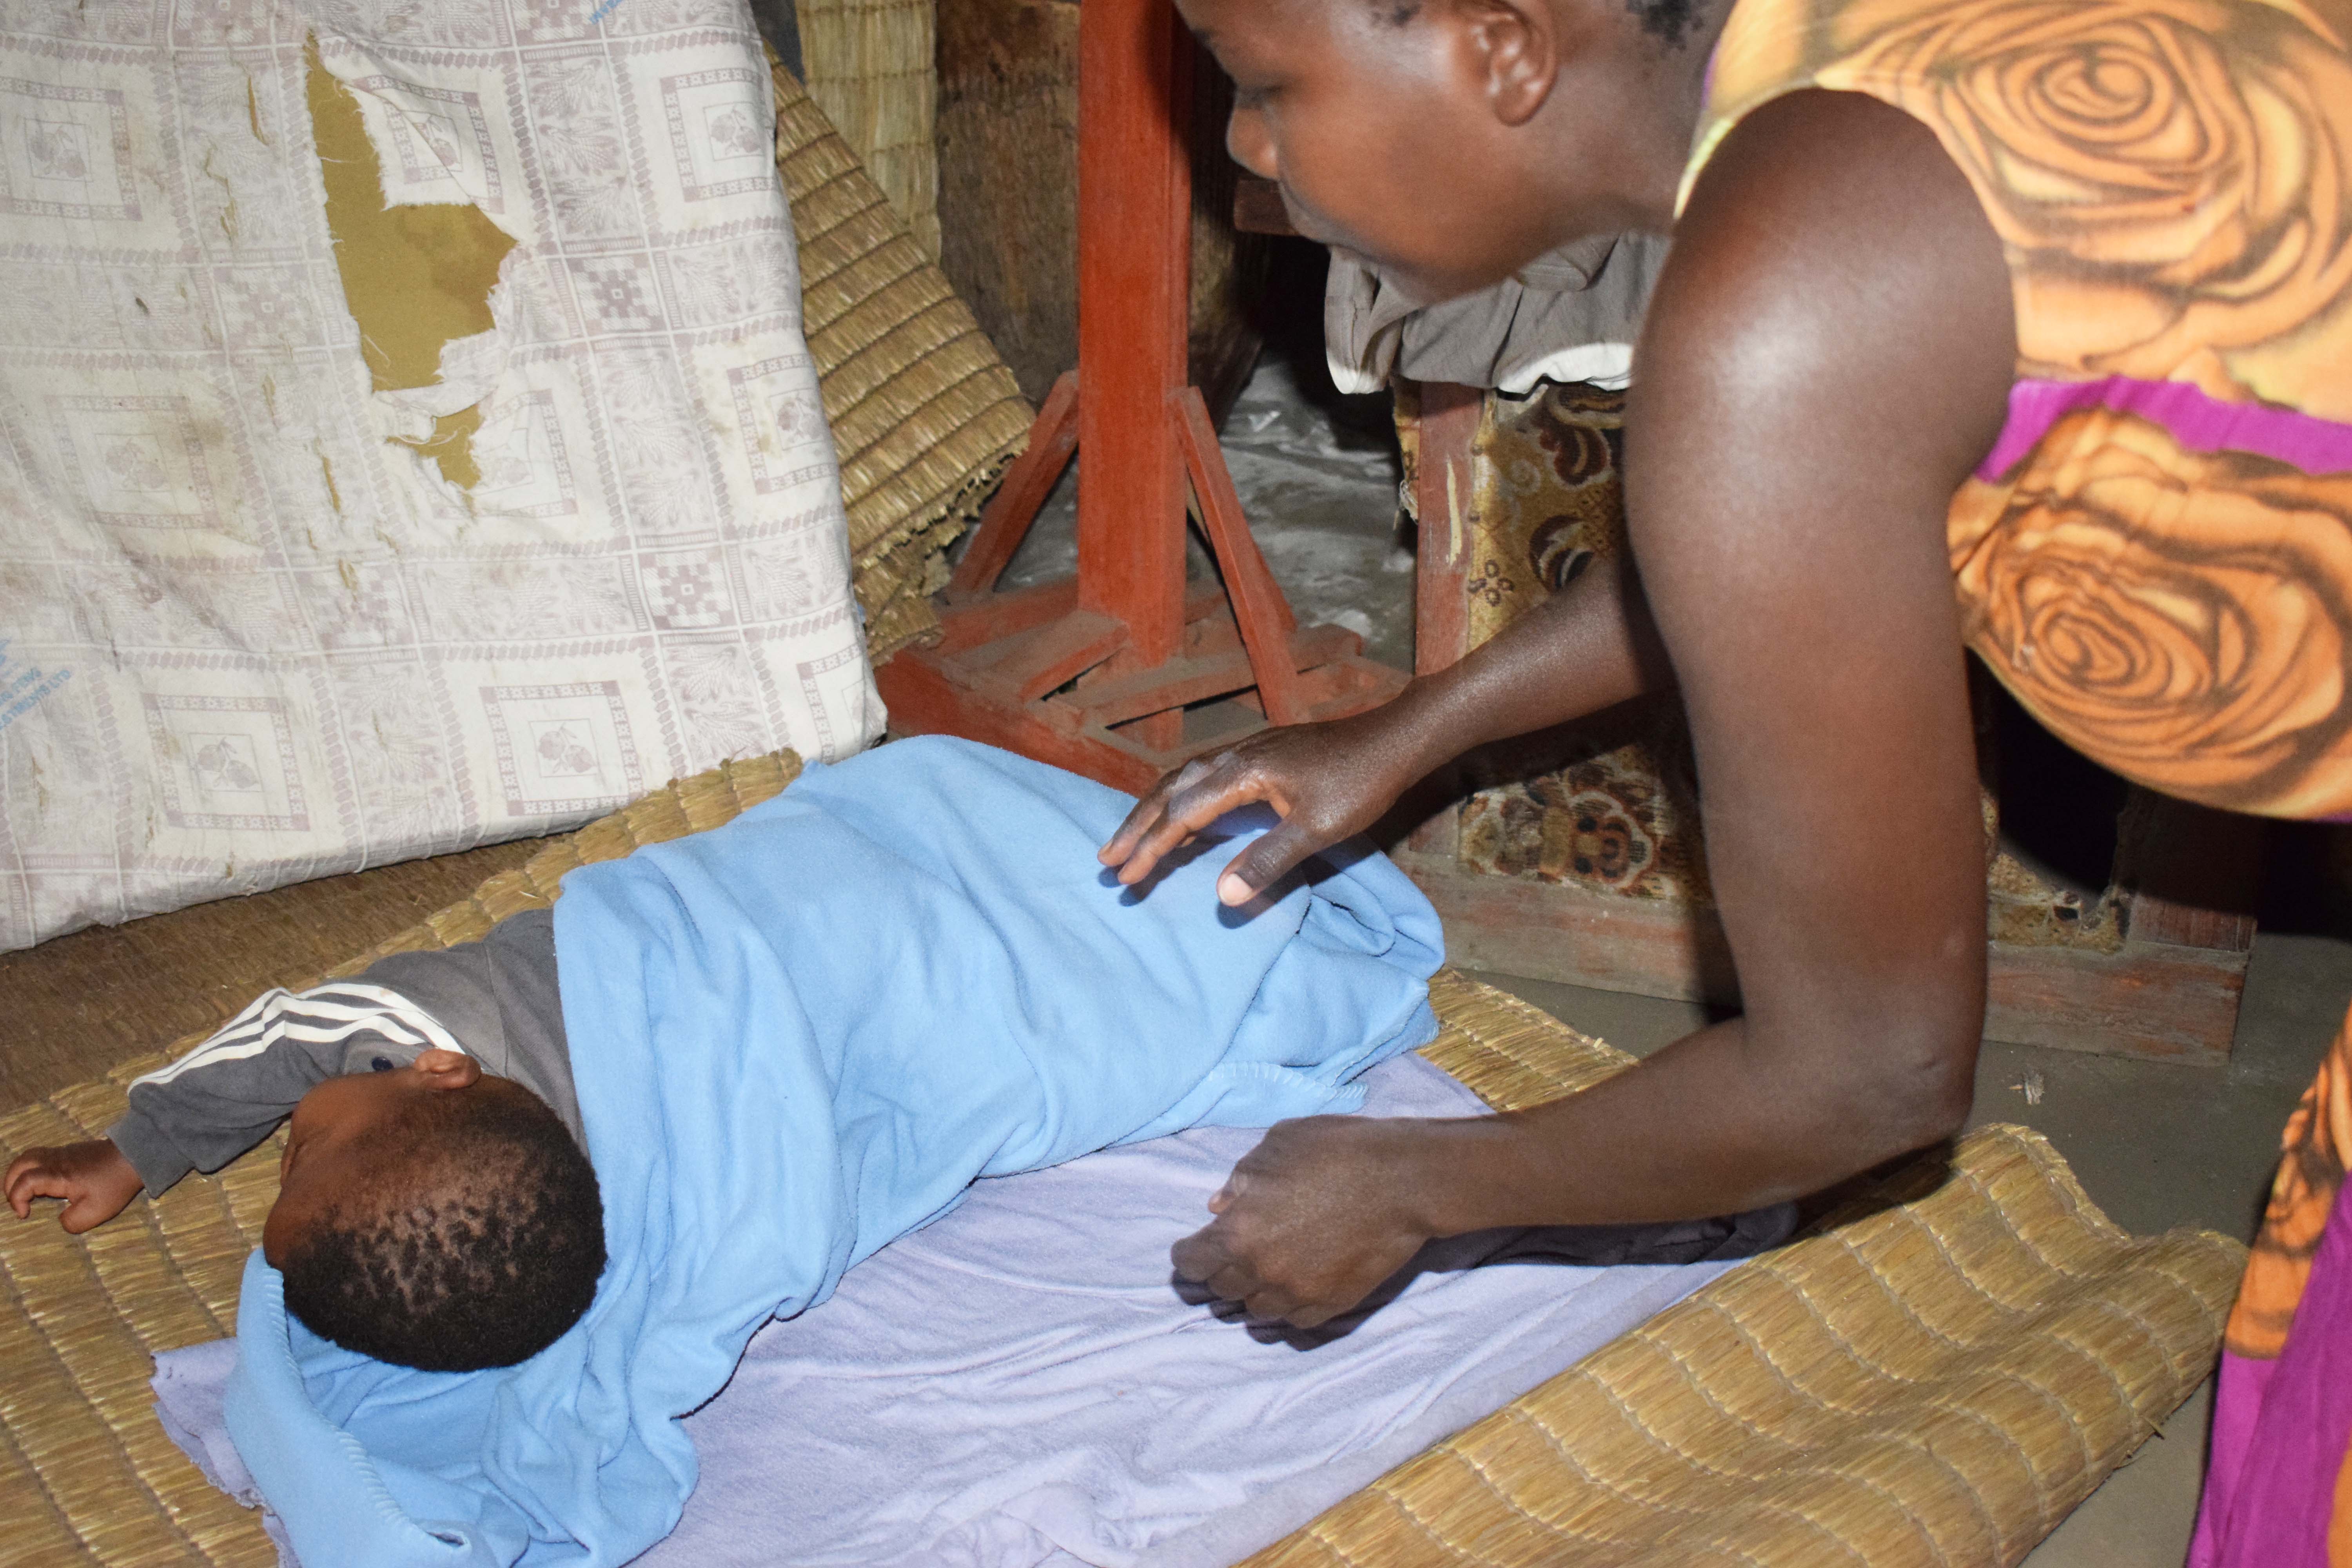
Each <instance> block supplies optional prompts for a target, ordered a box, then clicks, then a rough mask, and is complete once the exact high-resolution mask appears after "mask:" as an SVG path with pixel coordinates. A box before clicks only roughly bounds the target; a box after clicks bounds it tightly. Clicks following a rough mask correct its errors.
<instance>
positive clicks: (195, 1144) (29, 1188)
mask: <svg viewBox="0 0 2352 1568" xmlns="http://www.w3.org/2000/svg"><path fill="white" fill-rule="evenodd" d="M440 1036H441V1031H440V1029H439V1026H437V1025H436V1024H433V1023H432V1022H431V1020H430V1019H427V1018H422V1017H420V1016H418V1015H417V1014H416V1013H415V1009H414V1007H413V1006H411V1005H409V1004H407V1003H405V1002H404V1001H403V1000H402V999H401V998H400V997H399V996H397V995H396V994H391V993H388V992H386V991H384V990H383V988H381V987H377V986H370V985H366V984H359V983H355V982H350V981H343V982H335V983H331V984H326V985H322V986H319V987H317V988H315V989H313V990H310V991H305V992H301V993H299V994H289V993H288V992H285V991H270V992H268V993H266V994H263V995H262V996H260V997H259V998H257V1000H256V1001H255V1002H254V1003H253V1005H251V1006H249V1007H247V1009H246V1010H245V1011H244V1012H242V1013H240V1014H238V1015H237V1016H236V1017H235V1018H234V1019H232V1020H230V1021H229V1023H228V1024H227V1025H226V1026H225V1027H223V1028H222V1029H221V1030H220V1031H219V1032H218V1033H216V1034H215V1035H214V1036H213V1037H211V1038H209V1039H207V1040H205V1043H204V1044H202V1045H200V1046H198V1047H196V1048H195V1049H194V1050H192V1051H190V1052H188V1053H187V1054H186V1055H185V1056H183V1057H181V1058H179V1059H178V1060H176V1061H174V1062H173V1063H171V1064H170V1065H169V1066H168V1067H164V1068H158V1069H157V1070H156V1071H154V1072H152V1073H149V1074H147V1075H146V1076H145V1077H143V1078H141V1079H135V1080H134V1081H133V1082H132V1083H131V1092H130V1104H129V1107H128V1108H127V1109H126V1110H125V1111H124V1112H123V1115H122V1117H121V1120H120V1121H116V1122H115V1123H114V1125H113V1126H111V1127H110V1128H108V1129H107V1130H106V1136H105V1137H104V1138H101V1139H96V1140H93V1141H92V1142H87V1143H68V1144H65V1145H63V1146H62V1147H56V1148H46V1149H35V1150H32V1151H30V1152H27V1153H26V1154H24V1155H22V1156H21V1157H19V1158H18V1159H16V1161H14V1162H12V1163H10V1165H9V1167H8V1171H7V1174H6V1177H5V1186H6V1192H7V1198H8V1206H9V1207H10V1208H12V1209H14V1210H15V1211H16V1215H17V1217H18V1218H20V1219H21V1218H24V1217H26V1215H29V1214H30V1212H31V1210H32V1204H33V1200H34V1199H36V1198H63V1199H65V1200H66V1207H65V1211H64V1213H62V1214H61V1215H58V1222H59V1223H60V1224H62V1225H63V1226H65V1227H66V1229H67V1230H68V1231H72V1232H77V1233H79V1232H80V1231H85V1230H88V1229H89V1228H90V1227H91V1226H96V1225H103V1224H105V1223H106V1222H107V1221H108V1220H110V1219H112V1218H113V1217H114V1216H115V1215H118V1214H120V1213H121V1212H122V1210H123V1208H124V1206H125V1205H128V1204H129V1203H130V1202H131V1199H132V1198H133V1197H135V1196H137V1195H138V1194H139V1192H140V1190H141V1189H142V1187H143V1188H144V1189H145V1190H146V1192H147V1193H148V1194H149V1195H150V1196H153V1195H156V1194H161V1193H162V1192H163V1191H164V1189H166V1188H168V1187H170V1186H171V1185H172V1184H173V1183H175V1182H177V1181H178V1180H179V1179H180V1178H181V1177H182V1176H184V1175H186V1174H187V1173H189V1172H190V1171H197V1170H202V1171H216V1170H218V1169H220V1167H222V1166H223V1165H226V1164H227V1163H229V1162H230V1161H231V1160H234V1159H236V1157H237V1156H238V1155H239V1154H242V1153H244V1152H246V1151H247V1149H250V1148H252V1147H253V1146H254V1145H255V1144H256V1143H258V1142H261V1141H262V1140H263V1139H264V1138H267V1137H268V1136H269V1133H270V1130H271V1129H273V1128H275V1127H276V1126H277V1125H278V1123H279V1122H280V1121H284V1120H286V1118H287V1117H288V1116H289V1115H290V1114H291V1113H292V1112H293V1110H294V1107H295V1105H296V1104H297V1103H298V1102H299V1101H300V1100H301V1098H302V1097H303V1096H304V1095H305V1094H308V1093H309V1092H310V1090H311V1089H313V1088H315V1087H317V1086H318V1085H319V1084H320V1083H322V1082H324V1081H325V1080H326V1079H331V1078H335V1077H338V1076H340V1075H341V1074H344V1073H351V1072H366V1071H369V1070H370V1069H372V1068H377V1067H379V1066H381V1067H385V1068H391V1067H404V1066H406V1065H407V1064H408V1063H409V1062H411V1061H413V1060H414V1059H415V1058H416V1056H417V1054H418V1053H419V1052H420V1051H422V1050H424V1049H425V1048H426V1047H427V1046H428V1045H430V1044H436V1043H440V1041H439V1039H438V1038H436V1037H440Z"/></svg>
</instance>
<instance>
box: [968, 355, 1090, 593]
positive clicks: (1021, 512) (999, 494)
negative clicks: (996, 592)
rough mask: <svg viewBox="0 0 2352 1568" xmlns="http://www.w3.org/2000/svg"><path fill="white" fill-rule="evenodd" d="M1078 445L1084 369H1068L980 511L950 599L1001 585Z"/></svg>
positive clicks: (1038, 412) (1038, 413) (1058, 381)
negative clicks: (1081, 372)
mask: <svg viewBox="0 0 2352 1568" xmlns="http://www.w3.org/2000/svg"><path fill="white" fill-rule="evenodd" d="M1077 449H1078V373H1077V372H1076V371H1074V370H1070V371H1064V372H1063V373H1062V375H1061V378H1060V379H1059V380H1057V381H1055V383H1054V390H1053V392H1052V393H1051V394H1050V395H1048V396H1047V397H1046V399H1045V407H1043V408H1041V409H1039V410H1038V411H1037V417H1036V419H1035V420H1034V421H1033V422H1032V423H1031V425H1030V426H1029V445H1028V446H1027V447H1024V448H1023V449H1022V453H1021V455H1020V456H1019V457H1018V458H1014V459H1013V466H1012V467H1011V468H1007V469H1006V470H1005V473H1004V482H1003V484H1001V485H999V486H997V488H996V494H995V495H994V496H992V497H991V498H990V500H989V502H988V507H987V510H983V511H982V513H981V514H980V529H979V531H977V532H976V533H974V534H973V536H972V541H971V544H970V545H968V546H966V547H965V549H964V552H963V559H962V560H961V561H959V562H957V563H956V569H955V575H954V576H952V577H950V578H949V579H948V602H949V603H950V604H953V603H954V602H955V601H957V600H959V599H969V598H971V597H972V596H973V595H979V594H985V593H988V592H989V591H991V590H992V589H993V588H994V587H995V586H996V580H997V578H999V577H1001V576H1003V574H1004V569H1005V567H1006V566H1008V565H1010V564H1012V562H1013V552H1015V551H1017V550H1019V549H1020V548H1021V542H1022V541H1023V540H1024V539H1025V538H1027V537H1028V535H1029V525H1030V524H1031V523H1033V522H1034V521H1037V510H1038V509H1039V508H1040V507H1042V506H1044V505H1045V498H1046V497H1048V496H1050V495H1052V494H1053V493H1054V485H1055V481H1056V480H1058V479H1061V477H1062V470H1063V469H1065V468H1068V467H1069V466H1070V458H1072V457H1073V456H1074V455H1076V452H1077Z"/></svg>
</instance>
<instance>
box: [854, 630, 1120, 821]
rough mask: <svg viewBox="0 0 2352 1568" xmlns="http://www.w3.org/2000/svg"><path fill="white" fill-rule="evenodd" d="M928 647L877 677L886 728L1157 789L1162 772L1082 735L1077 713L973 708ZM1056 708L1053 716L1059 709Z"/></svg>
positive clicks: (906, 653) (1034, 707)
mask: <svg viewBox="0 0 2352 1568" xmlns="http://www.w3.org/2000/svg"><path fill="white" fill-rule="evenodd" d="M931 652H932V650H931V649H929V648H908V649H905V650H903V651H902V652H900V653H899V654H898V657H897V658H893V659H891V660H890V661H889V662H888V663H887V664H886V665H884V666H882V667H881V668H879V669H877V670H876V671H875V672H874V683H875V684H876V685H877V687H879V688H880V689H881V691H882V700H883V701H885V702H887V703H888V704H889V706H890V727H891V728H892V729H893V730H896V731H898V732H899V733H901V734H906V735H961V736H964V737H965V738H967V739H969V740H974V741H979V742H983V743H985V744H987V745H991V746H1002V747H1003V748H1004V750H1006V751H1008V752H1020V753H1021V754H1022V755H1023V756H1024V757H1034V758H1036V759H1037V760H1038V761H1039V762H1042V763H1053V764H1054V765H1055V767H1058V768H1067V769H1069V770H1070V771H1071V772H1072V773H1083V774H1084V775H1085V776H1087V778H1090V779H1095V780H1097V781H1098V782H1100V783H1102V784H1108V785H1110V786H1111V788H1113V789H1121V790H1125V791H1127V792H1128V793H1129V795H1140V794H1142V793H1143V792H1144V791H1145V790H1147V789H1150V787H1151V786H1152V784H1155V783H1157V782H1158V780H1159V778H1160V772H1161V769H1160V767H1159V766H1158V765H1157V764H1156V763H1152V762H1150V761H1148V760H1146V759H1144V758H1141V757H1139V756H1137V755H1135V754H1134V753H1133V752H1129V751H1126V750H1124V749H1122V748H1121V747H1119V746H1118V745H1116V744H1109V743H1106V742H1104V741H1102V740H1100V739H1098V738H1096V737H1093V736H1089V735H1087V734H1084V733H1082V732H1080V731H1078V730H1077V729H1076V727H1075V725H1071V727H1068V728H1065V727H1064V726H1065V725H1066V724H1069V723H1070V721H1075V719H1076V712H1075V710H1070V709H1066V708H1060V705H1058V704H1055V703H1050V702H1035V703H1030V704H1027V705H1025V706H1024V707H1020V708H1007V707H1004V706H1002V705H1001V704H997V703H992V702H975V701H973V700H971V695H972V694H971V690H970V689H969V688H966V687H964V686H961V684H959V683H958V682H957V681H955V680H954V679H952V678H951V677H950V675H949V674H948V673H947V672H946V671H944V670H943V669H942V668H940V665H939V664H938V662H937V661H936V660H935V659H934V658H930V657H929V655H930V654H931ZM1057 709H1058V711H1056V710H1057Z"/></svg>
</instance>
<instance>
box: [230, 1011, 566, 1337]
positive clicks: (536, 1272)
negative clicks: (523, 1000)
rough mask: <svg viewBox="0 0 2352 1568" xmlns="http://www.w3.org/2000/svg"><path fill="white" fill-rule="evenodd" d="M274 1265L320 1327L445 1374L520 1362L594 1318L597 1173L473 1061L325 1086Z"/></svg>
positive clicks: (297, 1158)
mask: <svg viewBox="0 0 2352 1568" xmlns="http://www.w3.org/2000/svg"><path fill="white" fill-rule="evenodd" d="M280 1173H281V1182H280V1188H279V1195H278V1204H277V1206H276V1207H275V1208H273V1209H272V1210H271V1211H270V1215H269V1219H268V1224H267V1225H266V1226H264V1229H263V1234H262V1247H263V1252H264V1255H265V1256H266V1257H267V1258H268V1260H269V1262H270V1264H271V1266H272V1267H274V1268H277V1269H278V1271H279V1272H280V1273H281V1274H282V1275H284V1277H285V1280H286V1306H287V1310H289V1311H290V1312H292V1313H293V1314H294V1315H295V1316H296V1317H297V1318H299V1319H300V1320H301V1321H302V1322H303V1323H304V1324H305V1325H306V1326H308V1327H309V1328H310V1330H311V1331H313V1332H314V1333H317V1334H320V1335H321V1336H323V1337H324V1338H326V1339H330V1340H332V1341H333V1342H336V1343H337V1344H340V1345H341V1346H343V1347H344V1348H346V1349H348V1350H355V1351H358V1352H361V1353H362V1354H364V1355H370V1356H373V1357H375V1358H376V1359H377V1360H379V1361H386V1362H393V1363H398V1364H400V1365H404V1366H415V1367H422V1368H425V1369H426V1370H428V1371H436V1372H461V1371H473V1370H476V1369H478V1368H482V1367H490V1366H508V1365H512V1364H513V1363H517V1362H520V1361H523V1360H526V1359H528V1358H529V1357H530V1356H532V1355H535V1354H537V1353H538V1352H540V1351H541V1350H544V1349H545V1348H546V1347H547V1346H548V1345H550V1344H551V1343H553V1342H554V1341H555V1340H556V1339H557V1338H558V1337H560V1336H561V1335H562V1333H563V1331H565V1330H566V1329H568V1328H570V1327H571V1326H572V1323H574V1322H576V1321H578V1320H579V1318H580V1315H581V1314H582V1313H583V1312H584V1311H585V1310H587V1308H588V1304H589V1302H590V1301H591V1300H593V1298H594V1295H595V1290H596V1279H597V1277H598V1276H599V1275H600V1274H601V1273H603V1271H604V1206H603V1202H602V1199H601V1197H600V1196H599V1194H598V1192H597V1188H596V1174H595V1172H594V1170H593V1168H591V1166H590V1165H589V1163H588V1159H587V1156H586V1155H585V1154H584V1153H583V1152H581V1149H580V1146H579V1144H578V1143H577V1142H574V1141H573V1139H572V1134H571V1132H570V1131H568V1130H566V1128H565V1127H564V1125H563V1123H562V1121H560V1120H558V1119H557V1117H556V1115H555V1113H554V1112H553V1111H552V1110H549V1109H548V1107H547V1105H546V1103H545V1102H544V1101H542V1100H540V1099H539V1097H538V1096H536V1095H534V1094H532V1093H531V1092H530V1090H529V1089H524V1088H523V1087H522V1086H521V1085H520V1084H518V1083H515V1082H513V1081H512V1080H510V1079H501V1078H491V1077H487V1076H485V1075H484V1074H483V1073H482V1071H481V1069H480V1068H479V1067H478V1065H477V1064H476V1063H475V1062H474V1060H473V1058H470V1057H467V1056H464V1055H462V1054H460V1053H458V1052H455V1051H438V1050H435V1051H426V1052H425V1053H424V1054H423V1055H422V1056H420V1057H418V1058H417V1059H416V1061H415V1063H414V1064H412V1065H411V1066H408V1067H405V1068H395V1069H394V1070H392V1071H388V1072H380V1073H362V1074H354V1075H352V1076H350V1077H345V1078H337V1079H329V1080H328V1081H327V1082H325V1083H322V1084H320V1086H319V1087H318V1088H316V1089H312V1090H311V1091H310V1094H309V1095H307V1096H305V1097H304V1098H303V1100H302V1102H301V1104H300V1105H299V1106H298V1107H296V1109H295V1112H294V1116H293V1119H292V1121H290V1122H289V1129H288V1136H287V1148H286V1154H285V1157H284V1159H283V1161H282V1162H281V1164H280Z"/></svg>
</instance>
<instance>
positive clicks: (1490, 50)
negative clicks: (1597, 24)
mask: <svg viewBox="0 0 2352 1568" xmlns="http://www.w3.org/2000/svg"><path fill="white" fill-rule="evenodd" d="M1439 3H1440V4H1441V5H1444V8H1445V10H1446V12H1448V13H1450V15H1449V16H1447V20H1448V21H1449V22H1450V23H1451V25H1452V26H1453V27H1454V31H1455V37H1457V39H1458V40H1459V46H1460V47H1461V48H1462V49H1463V50H1464V51H1465V53H1466V55H1467V60H1466V63H1467V65H1468V66H1469V68H1471V70H1472V71H1474V72H1475V74H1476V77H1477V79H1478V80H1477V85H1478V87H1479V88H1480V89H1481V90H1482V91H1483V93H1484V95H1485V97H1486V103H1487V107H1488V108H1489V109H1490V110H1492V111H1493V113H1494V116H1495V118H1496V120H1497V121H1501V122H1502V123H1503V124H1505V125H1514V126H1516V125H1524V124H1526V123H1527V122H1528V121H1530V120H1532V119H1534V118H1535V115H1536V111H1537V110H1539V109H1541V108H1542V107H1543V106H1544V100H1546V99H1548V98H1549V97H1550V96H1551V89H1552V85H1553V84H1554V83H1555V82H1557V81H1558V80H1559V59H1560V42H1561V39H1560V26H1559V18H1558V17H1557V16H1554V15H1553V12H1552V7H1551V5H1549V4H1548V3H1547V0H1439Z"/></svg>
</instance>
